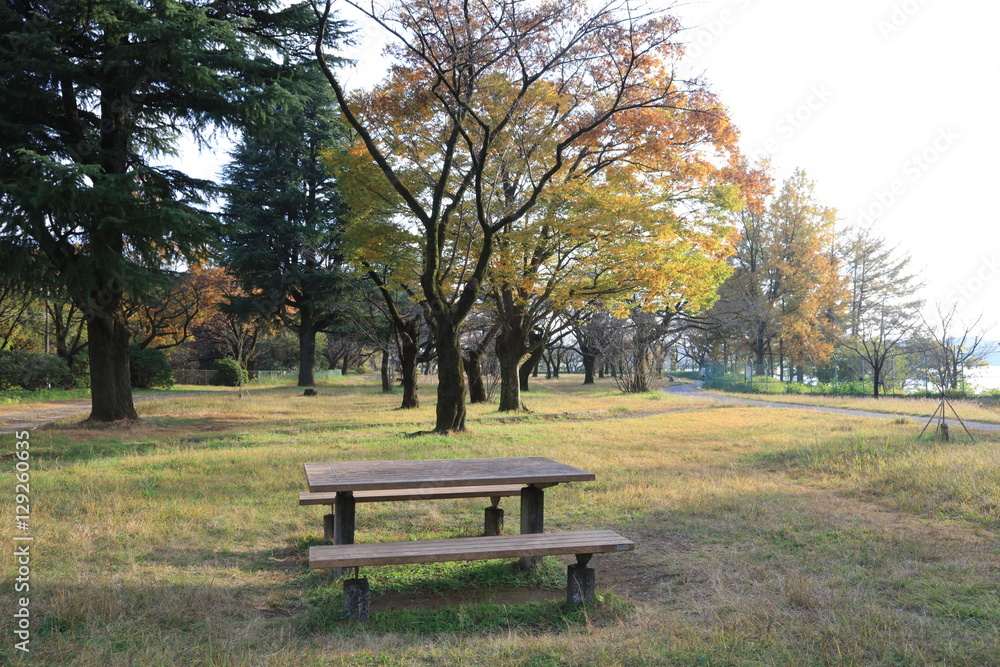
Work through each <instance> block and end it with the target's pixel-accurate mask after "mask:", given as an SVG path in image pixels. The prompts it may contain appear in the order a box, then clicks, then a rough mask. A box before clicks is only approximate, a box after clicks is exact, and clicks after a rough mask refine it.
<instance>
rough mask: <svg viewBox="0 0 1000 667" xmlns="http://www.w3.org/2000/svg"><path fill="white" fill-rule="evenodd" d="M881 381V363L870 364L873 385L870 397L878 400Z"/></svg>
mask: <svg viewBox="0 0 1000 667" xmlns="http://www.w3.org/2000/svg"><path fill="white" fill-rule="evenodd" d="M881 381H882V364H881V363H874V364H872V382H873V383H874V384H873V387H874V388H873V390H872V396H873V397H874V398H878V396H879V394H878V390H879V384H881Z"/></svg>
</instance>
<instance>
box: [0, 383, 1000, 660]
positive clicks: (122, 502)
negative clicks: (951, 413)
mask: <svg viewBox="0 0 1000 667" xmlns="http://www.w3.org/2000/svg"><path fill="white" fill-rule="evenodd" d="M579 381H580V378H578V377H574V378H566V379H563V380H552V381H544V380H543V381H537V382H535V383H534V385H533V386H534V387H535V389H534V390H533V391H532V392H530V393H529V394H527V395H525V401H526V403H527V404H528V406H529V407H530V408H532V410H533V411H534V412H532V413H531V414H527V415H518V416H516V417H513V418H510V417H504V416H502V415H498V414H497V413H496V411H495V406H493V405H490V406H471V407H470V414H469V422H468V424H469V431H468V432H467V433H463V434H458V435H453V436H449V437H444V436H429V435H423V436H418V437H407V434H409V433H412V432H415V431H419V430H421V429H426V428H429V427H430V426H431V425H432V424H433V404H432V398H433V387H427V386H424V387H422V389H421V395H422V398H423V399H424V403H425V407H422V408H420V409H418V410H412V411H400V410H396V409H395V408H396V406H397V405H398V403H399V400H400V396H399V395H383V394H382V393H381V392H379V391H378V388H377V387H373V386H371V385H370V384H368V385H366V384H364V383H362V382H361V381H360V380H357V379H352V378H343V379H340V380H338V381H337V382H335V383H334V384H332V385H331V386H325V387H321V388H320V389H319V394H320V395H319V396H317V397H314V398H307V397H303V396H301V391H300V390H298V389H296V388H294V387H275V388H261V389H254V390H251V392H250V395H249V397H244V398H239V397H238V396H237V395H236V393H235V392H234V391H227V392H216V393H212V394H191V395H187V396H184V395H178V396H177V397H176V398H171V399H170V400H164V401H150V402H145V403H141V404H140V405H139V406H138V409H139V412H140V414H141V415H142V417H143V420H142V422H141V423H139V424H137V425H132V426H128V427H115V428H108V429H103V430H83V429H80V428H78V427H77V426H76V425H75V424H73V423H68V424H63V425H59V426H57V427H55V428H49V429H44V430H41V431H37V432H34V433H32V434H31V437H30V442H31V452H32V457H33V458H32V478H31V501H32V506H31V522H32V535H33V536H34V538H35V540H34V542H32V543H31V551H32V560H31V580H30V584H31V592H30V596H31V605H30V610H31V615H32V616H31V618H32V643H31V653H30V655H27V656H25V655H23V654H21V653H20V652H18V651H15V650H14V649H13V644H14V641H15V640H14V638H13V637H14V635H13V629H14V619H13V618H12V611H13V609H14V605H13V602H6V603H5V604H6V607H5V608H6V609H8V610H9V611H8V612H5V613H4V614H2V615H0V634H2V636H4V637H5V638H6V640H5V641H4V643H3V645H2V646H0V664H25V665H28V664H31V665H95V666H96V665H101V666H104V665H143V666H145V665H164V666H167V665H171V666H173V665H213V666H222V665H438V664H440V665H463V664H467V665H501V666H505V665H531V666H535V667H541V666H547V665H663V664H678V665H734V664H735V665H744V664H747V665H818V664H865V665H868V664H899V665H916V664H927V663H938V664H948V665H990V664H993V665H997V664H1000V541H998V539H997V537H998V531H1000V450H998V447H997V444H998V442H1000V436H998V435H996V434H979V435H978V437H977V442H975V443H969V442H961V441H959V442H954V441H953V442H951V443H939V442H933V441H930V440H924V441H918V440H917V438H916V436H917V433H919V430H920V427H921V424H920V423H919V422H918V421H917V420H909V421H907V422H906V423H895V422H890V421H886V420H866V419H859V418H854V417H849V416H841V415H831V414H822V413H812V412H789V411H787V410H769V409H763V408H758V407H713V406H710V405H709V404H708V403H704V404H701V403H698V402H697V401H693V400H692V399H686V398H683V397H672V396H669V395H666V394H663V393H657V394H646V395H639V396H623V395H621V394H620V393H618V392H617V390H616V389H615V388H614V386H613V385H612V384H610V381H608V382H607V383H604V384H598V385H597V386H596V387H587V388H584V387H581V386H579V384H578V383H579ZM6 441H7V445H5V446H4V447H3V448H2V449H0V451H2V453H4V454H6V458H7V459H8V466H7V470H8V471H10V470H11V468H12V459H13V456H12V455H11V454H10V453H11V452H13V451H14V436H13V434H7V435H6ZM538 455H541V456H548V457H550V458H553V459H556V460H558V461H562V462H565V463H570V464H572V465H576V466H579V467H581V468H585V469H587V470H591V471H593V472H594V473H596V475H597V479H596V481H594V482H588V483H577V484H568V485H560V486H557V487H554V488H552V489H549V491H548V492H547V494H546V508H545V520H546V530H550V531H556V530H572V529H580V530H583V529H597V528H608V529H612V530H616V531H618V532H620V533H621V534H623V535H625V536H626V537H628V538H630V539H632V540H634V541H635V543H636V551H635V552H633V553H627V554H599V555H597V556H595V557H594V560H593V561H592V562H591V564H592V565H594V566H595V567H596V569H597V586H598V590H599V593H600V594H601V600H600V602H598V603H597V604H595V605H593V606H591V607H589V608H586V609H583V610H575V609H570V608H567V607H565V606H564V604H563V603H562V600H563V598H564V596H565V593H564V589H563V587H564V585H565V565H564V562H569V561H570V560H571V559H565V561H563V560H562V559H555V558H550V559H547V560H546V561H545V562H544V563H543V565H542V567H540V568H539V569H538V571H536V572H531V573H522V572H520V571H519V570H517V569H515V568H514V567H512V566H511V564H510V563H507V562H503V561H479V562H472V563H457V564H436V565H427V566H398V567H384V568H367V570H363V573H364V574H367V576H368V577H369V579H370V581H371V585H372V589H373V598H372V607H373V612H374V613H373V619H372V622H371V623H369V624H368V625H366V626H359V625H356V624H351V623H348V622H346V621H345V620H344V619H343V617H342V613H341V609H340V585H339V584H338V583H337V582H335V581H334V580H333V579H332V578H331V577H330V575H329V574H328V573H325V572H314V571H310V570H309V569H308V568H307V567H305V565H304V563H305V558H306V552H307V549H308V546H309V545H312V544H318V543H321V541H322V537H321V535H322V517H321V515H322V513H323V508H321V507H300V506H299V505H298V504H297V493H298V492H299V491H301V490H303V486H304V476H303V473H302V464H303V463H305V462H309V461H336V460H361V459H411V458H461V457H492V456H538ZM2 479H3V480H4V483H5V484H6V488H7V489H8V493H6V494H4V495H3V496H2V497H3V502H2V503H0V505H2V512H3V513H4V515H5V516H6V517H8V520H12V519H11V518H12V516H13V515H14V513H15V508H14V504H13V500H14V479H13V475H12V473H11V472H7V473H5V474H4V475H2ZM487 504H488V502H487V501H486V500H485V499H472V500H456V501H427V502H403V503H387V504H364V505H359V508H358V517H357V520H358V533H357V539H358V541H377V540H403V539H419V538H431V537H447V536H466V535H475V534H477V533H478V532H479V531H480V530H481V529H482V517H483V507H484V506H485V505H487ZM502 506H503V507H505V509H506V513H507V516H506V525H507V527H508V530H516V527H517V525H518V518H517V513H518V512H517V509H518V508H517V502H516V499H505V500H504V501H503V503H502ZM8 525H11V523H10V522H9V523H8ZM11 544H13V543H12V542H10V541H8V547H6V548H4V549H2V550H0V553H2V556H0V586H2V588H3V590H4V592H5V594H6V597H5V598H4V599H5V600H10V599H11V597H12V596H11V591H13V588H14V577H15V573H16V563H15V560H14V558H13V556H12V552H13V549H12V548H11V547H10V545H11Z"/></svg>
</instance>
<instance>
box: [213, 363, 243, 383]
mask: <svg viewBox="0 0 1000 667" xmlns="http://www.w3.org/2000/svg"><path fill="white" fill-rule="evenodd" d="M249 381H250V376H249V375H247V371H246V369H245V368H243V367H242V366H240V362H238V361H236V360H235V359H219V360H218V361H216V362H215V379H214V380H212V384H214V385H219V386H222V387H242V386H243V385H245V384H247V383H248V382H249Z"/></svg>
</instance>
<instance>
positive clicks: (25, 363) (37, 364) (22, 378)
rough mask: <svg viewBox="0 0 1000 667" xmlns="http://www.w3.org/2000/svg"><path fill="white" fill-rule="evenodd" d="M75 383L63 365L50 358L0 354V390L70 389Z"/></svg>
mask: <svg viewBox="0 0 1000 667" xmlns="http://www.w3.org/2000/svg"><path fill="white" fill-rule="evenodd" d="M74 385H75V383H74V381H73V374H72V373H71V372H70V370H69V366H67V365H66V361H65V360H64V359H62V358H60V357H57V356H55V355H52V354H48V355H46V354H38V353H37V352H25V351H24V350H0V389H15V388H18V387H20V388H22V389H30V390H32V391H35V390H38V389H49V388H51V387H62V388H65V389H72V388H73V387H74Z"/></svg>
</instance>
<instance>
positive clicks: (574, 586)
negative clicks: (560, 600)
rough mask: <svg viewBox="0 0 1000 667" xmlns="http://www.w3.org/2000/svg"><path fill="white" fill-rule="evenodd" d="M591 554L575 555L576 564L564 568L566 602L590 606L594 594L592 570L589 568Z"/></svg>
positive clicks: (594, 597)
mask: <svg viewBox="0 0 1000 667" xmlns="http://www.w3.org/2000/svg"><path fill="white" fill-rule="evenodd" d="M590 557H591V554H577V555H576V562H575V563H573V564H572V565H570V566H569V567H567V568H566V602H568V603H569V604H576V605H578V604H590V603H591V602H593V601H594V600H595V599H596V596H595V594H594V581H595V577H594V568H592V567H589V566H588V565H587V563H589V562H590Z"/></svg>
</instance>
